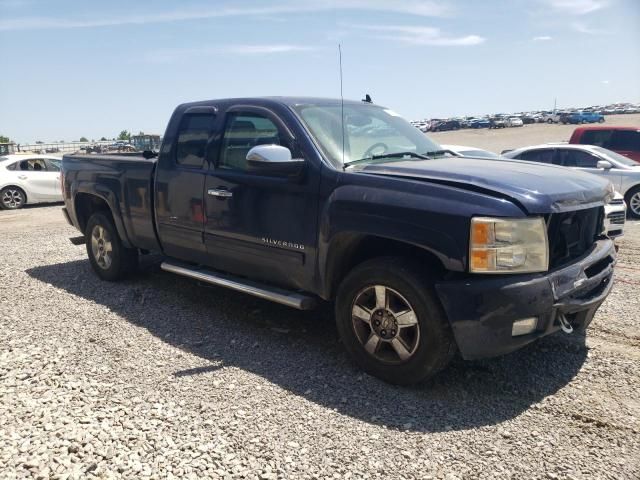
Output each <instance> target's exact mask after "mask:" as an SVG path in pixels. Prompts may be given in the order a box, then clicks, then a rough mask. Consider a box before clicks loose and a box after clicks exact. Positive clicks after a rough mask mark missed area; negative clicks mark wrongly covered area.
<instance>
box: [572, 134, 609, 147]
mask: <svg viewBox="0 0 640 480" xmlns="http://www.w3.org/2000/svg"><path fill="white" fill-rule="evenodd" d="M611 133H612V131H611V130H585V131H584V132H583V134H582V138H581V139H580V143H582V144H584V145H596V146H598V147H605V145H607V144H609V141H610V140H611ZM605 148H607V147H605Z"/></svg>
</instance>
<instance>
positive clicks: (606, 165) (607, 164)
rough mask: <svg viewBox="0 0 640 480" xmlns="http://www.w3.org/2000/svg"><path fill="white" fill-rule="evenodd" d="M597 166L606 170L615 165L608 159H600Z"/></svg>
mask: <svg viewBox="0 0 640 480" xmlns="http://www.w3.org/2000/svg"><path fill="white" fill-rule="evenodd" d="M596 167H597V168H603V169H605V170H609V169H611V168H613V165H612V164H611V162H610V161H608V160H598V163H597V164H596Z"/></svg>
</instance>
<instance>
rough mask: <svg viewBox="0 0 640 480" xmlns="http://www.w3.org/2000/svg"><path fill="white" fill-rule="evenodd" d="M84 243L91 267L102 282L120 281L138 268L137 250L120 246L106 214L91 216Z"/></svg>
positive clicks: (112, 225)
mask: <svg viewBox="0 0 640 480" xmlns="http://www.w3.org/2000/svg"><path fill="white" fill-rule="evenodd" d="M85 241H86V246H87V255H88V256H89V262H90V263H91V267H93V271H94V272H95V273H96V274H97V275H98V276H99V277H100V278H101V279H102V280H107V281H110V282H114V281H116V280H120V279H122V278H124V277H126V276H127V275H128V274H130V273H132V272H134V271H135V270H136V268H137V267H138V250H137V249H135V248H126V247H125V246H124V245H123V244H122V240H121V239H120V237H119V236H118V231H117V230H116V227H115V225H114V224H113V220H111V217H110V216H109V215H108V214H106V213H103V212H97V213H94V214H93V215H91V217H90V218H89V221H88V222H87V228H86V229H85Z"/></svg>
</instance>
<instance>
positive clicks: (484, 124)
mask: <svg viewBox="0 0 640 480" xmlns="http://www.w3.org/2000/svg"><path fill="white" fill-rule="evenodd" d="M490 126H491V121H490V120H489V119H488V118H476V119H474V120H471V122H469V128H489V127H490Z"/></svg>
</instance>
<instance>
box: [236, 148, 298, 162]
mask: <svg viewBox="0 0 640 480" xmlns="http://www.w3.org/2000/svg"><path fill="white" fill-rule="evenodd" d="M291 160H292V157H291V150H289V149H288V148H287V147H283V146H281V145H256V146H255V147H253V148H252V149H251V150H249V152H248V153H247V161H249V162H268V163H282V162H290V161H291Z"/></svg>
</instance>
